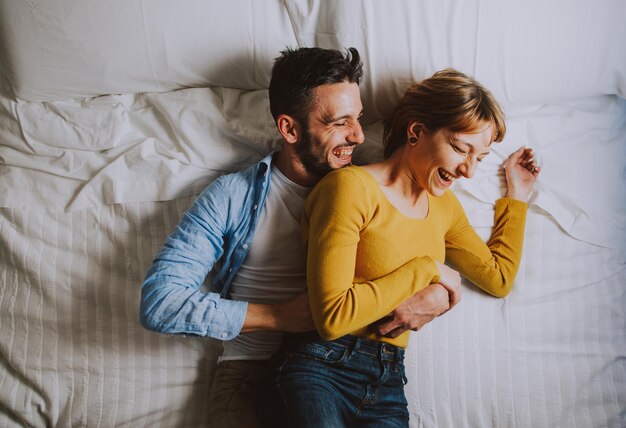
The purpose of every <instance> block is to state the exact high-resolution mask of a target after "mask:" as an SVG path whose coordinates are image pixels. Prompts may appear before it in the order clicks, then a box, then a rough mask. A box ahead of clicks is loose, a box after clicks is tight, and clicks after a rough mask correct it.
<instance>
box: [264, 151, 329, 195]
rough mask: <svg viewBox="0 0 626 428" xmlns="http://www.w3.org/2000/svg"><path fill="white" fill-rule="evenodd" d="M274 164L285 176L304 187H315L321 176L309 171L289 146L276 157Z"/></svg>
mask: <svg viewBox="0 0 626 428" xmlns="http://www.w3.org/2000/svg"><path fill="white" fill-rule="evenodd" d="M274 165H276V167H277V168H278V169H279V170H280V172H282V173H283V175H284V176H285V177H287V178H288V179H289V180H291V181H293V182H294V183H296V184H298V185H300V186H303V187H313V186H315V185H316V184H317V182H318V181H319V178H318V177H316V176H314V175H313V174H311V173H309V172H308V171H307V170H306V168H305V167H304V165H303V164H302V162H300V159H299V158H298V156H297V155H296V154H295V153H294V152H293V151H292V150H288V149H287V148H283V149H281V150H280V151H279V152H278V153H276V156H275V158H274Z"/></svg>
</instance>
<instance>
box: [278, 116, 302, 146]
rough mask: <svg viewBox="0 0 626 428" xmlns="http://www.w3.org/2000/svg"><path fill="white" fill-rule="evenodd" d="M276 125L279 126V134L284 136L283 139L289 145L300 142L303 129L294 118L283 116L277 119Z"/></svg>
mask: <svg viewBox="0 0 626 428" xmlns="http://www.w3.org/2000/svg"><path fill="white" fill-rule="evenodd" d="M276 125H277V126H278V132H280V135H282V136H283V139H284V140H285V142H287V143H288V144H295V143H297V142H298V141H300V137H301V132H302V128H301V127H300V123H299V122H298V121H297V120H296V119H294V117H293V116H289V115H288V114H281V115H279V116H278V118H277V119H276Z"/></svg>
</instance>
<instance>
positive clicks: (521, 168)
mask: <svg viewBox="0 0 626 428" xmlns="http://www.w3.org/2000/svg"><path fill="white" fill-rule="evenodd" d="M540 170H541V168H540V167H539V166H538V165H537V163H536V162H535V157H534V154H533V149H531V148H530V147H520V148H519V149H518V150H517V151H515V152H513V153H511V155H510V156H509V158H508V159H507V160H506V161H505V162H504V172H505V175H506V188H507V197H509V198H512V199H517V200H520V201H523V202H527V201H528V197H529V196H530V192H531V191H532V189H533V185H534V184H535V180H536V179H537V176H538V175H539V172H540Z"/></svg>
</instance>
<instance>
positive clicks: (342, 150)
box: [333, 147, 354, 160]
mask: <svg viewBox="0 0 626 428" xmlns="http://www.w3.org/2000/svg"><path fill="white" fill-rule="evenodd" d="M353 150H354V147H339V148H336V149H333V155H335V156H337V157H338V158H339V159H342V160H345V159H349V158H350V156H352V151H353Z"/></svg>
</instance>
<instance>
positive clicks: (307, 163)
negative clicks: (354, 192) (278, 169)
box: [295, 129, 335, 179]
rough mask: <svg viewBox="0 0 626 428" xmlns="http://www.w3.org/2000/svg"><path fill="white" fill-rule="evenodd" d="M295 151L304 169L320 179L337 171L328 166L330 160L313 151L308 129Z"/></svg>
mask: <svg viewBox="0 0 626 428" xmlns="http://www.w3.org/2000/svg"><path fill="white" fill-rule="evenodd" d="M295 149H296V153H297V155H298V159H300V162H301V163H302V165H303V166H304V169H306V171H307V172H308V173H309V174H312V175H314V176H315V177H317V178H318V179H321V178H322V177H324V176H325V175H326V174H328V173H329V172H331V171H332V170H333V169H335V168H333V167H332V166H330V165H329V164H328V160H327V159H326V158H325V157H324V156H320V155H318V154H316V153H315V152H314V151H313V144H311V136H310V135H309V131H308V129H307V130H304V132H303V133H302V139H301V140H300V141H298V144H296V147H295Z"/></svg>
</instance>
